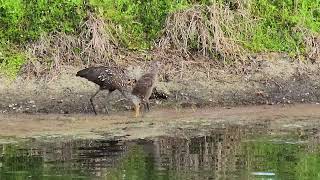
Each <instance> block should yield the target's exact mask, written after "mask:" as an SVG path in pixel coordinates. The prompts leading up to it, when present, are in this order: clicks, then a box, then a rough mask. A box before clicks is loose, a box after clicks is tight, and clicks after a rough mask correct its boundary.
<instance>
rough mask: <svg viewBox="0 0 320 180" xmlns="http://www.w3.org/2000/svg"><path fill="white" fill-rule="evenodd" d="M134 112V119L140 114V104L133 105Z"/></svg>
mask: <svg viewBox="0 0 320 180" xmlns="http://www.w3.org/2000/svg"><path fill="white" fill-rule="evenodd" d="M134 110H135V116H134V117H138V116H139V114H140V104H135V105H134Z"/></svg>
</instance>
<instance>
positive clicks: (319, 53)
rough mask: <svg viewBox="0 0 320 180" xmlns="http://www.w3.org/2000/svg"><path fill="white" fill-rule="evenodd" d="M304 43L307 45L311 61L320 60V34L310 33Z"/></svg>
mask: <svg viewBox="0 0 320 180" xmlns="http://www.w3.org/2000/svg"><path fill="white" fill-rule="evenodd" d="M304 42H305V45H306V56H307V58H309V59H310V60H311V61H313V62H314V61H319V60H320V34H319V33H308V35H306V36H305V38H304Z"/></svg>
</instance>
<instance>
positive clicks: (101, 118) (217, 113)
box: [0, 105, 320, 141]
mask: <svg viewBox="0 0 320 180" xmlns="http://www.w3.org/2000/svg"><path fill="white" fill-rule="evenodd" d="M319 108H320V105H275V106H267V105H264V106H253V107H237V108H231V109H230V108H203V109H186V108H184V109H165V110H164V109H161V110H160V109H155V110H153V111H152V112H150V113H148V114H145V116H144V117H142V118H132V116H133V113H129V112H122V113H115V114H113V115H111V116H105V115H98V116H94V115H88V114H72V115H61V114H37V115H31V114H1V115H0V124H1V126H0V137H1V138H0V139H3V140H6V141H7V140H15V139H19V140H21V139H23V138H43V139H47V138H64V137H65V138H84V139H88V138H90V139H115V138H116V139H117V138H118V139H138V138H147V137H148V138H149V137H158V136H162V135H166V136H171V135H172V136H197V135H203V134H206V133H208V132H210V131H212V129H213V128H215V127H219V128H221V127H224V126H228V125H238V126H245V127H247V128H249V129H250V127H252V128H257V127H259V126H261V128H266V127H268V129H270V131H269V132H271V133H272V132H277V134H279V133H286V132H289V131H290V132H292V131H296V132H298V133H299V132H306V130H308V129H310V130H312V129H314V128H315V127H319V125H320V124H319V118H320V111H319Z"/></svg>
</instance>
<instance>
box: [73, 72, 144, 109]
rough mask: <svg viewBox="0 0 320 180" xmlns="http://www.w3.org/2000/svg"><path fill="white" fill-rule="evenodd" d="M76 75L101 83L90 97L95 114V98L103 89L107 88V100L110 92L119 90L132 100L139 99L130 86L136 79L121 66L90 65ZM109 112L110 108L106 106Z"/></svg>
mask: <svg viewBox="0 0 320 180" xmlns="http://www.w3.org/2000/svg"><path fill="white" fill-rule="evenodd" d="M76 76H79V77H82V78H85V79H87V80H88V81H91V82H94V83H95V84H97V85H99V89H98V90H97V92H96V93H95V94H93V95H92V96H91V98H90V103H91V106H92V109H93V111H94V113H95V114H97V112H96V109H95V106H94V104H93V98H94V97H95V96H96V95H97V94H98V93H99V92H100V91H102V90H107V91H108V95H107V100H108V98H109V96H110V94H111V93H112V92H113V91H115V90H119V91H120V92H121V94H122V95H123V96H124V97H125V98H126V99H129V100H130V101H132V102H134V103H135V102H136V101H138V99H137V98H136V97H134V96H132V94H131V93H130V88H129V87H130V86H131V85H132V84H133V83H134V82H135V80H134V79H131V78H129V77H128V75H127V74H126V73H125V70H124V69H123V68H120V67H116V66H111V67H105V66H99V67H89V68H86V69H83V70H80V71H78V72H77V74H76ZM106 110H107V113H108V114H109V110H108V108H107V107H106Z"/></svg>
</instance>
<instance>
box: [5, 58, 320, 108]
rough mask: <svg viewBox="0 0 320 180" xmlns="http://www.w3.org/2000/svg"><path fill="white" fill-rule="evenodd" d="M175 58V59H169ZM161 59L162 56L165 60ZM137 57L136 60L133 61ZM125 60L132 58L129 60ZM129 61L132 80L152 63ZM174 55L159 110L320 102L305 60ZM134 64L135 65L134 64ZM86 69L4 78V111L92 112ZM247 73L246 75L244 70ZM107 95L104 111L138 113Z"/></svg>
mask: <svg viewBox="0 0 320 180" xmlns="http://www.w3.org/2000/svg"><path fill="white" fill-rule="evenodd" d="M167 56H169V55H167ZM159 57H160V56H159ZM131 58H132V57H131ZM125 59H127V60H128V58H127V57H125ZM135 59H138V60H135V61H133V60H130V59H129V60H128V62H123V63H122V64H125V65H126V67H127V69H128V70H129V72H131V76H133V77H136V78H138V77H139V76H140V75H141V74H142V73H143V72H144V71H146V69H148V67H149V64H148V63H146V61H144V60H139V58H135ZM191 59H192V58H189V59H188V60H183V59H179V60H177V61H175V59H174V57H172V58H169V59H162V62H163V63H164V64H165V65H164V67H163V68H162V71H161V72H160V82H159V83H158V84H157V89H158V90H159V91H160V92H163V93H165V94H167V95H168V99H165V100H161V99H156V100H152V107H158V108H169V107H170V108H171V107H174V108H186V107H188V108H203V107H226V106H231V107H232V106H239V105H265V104H268V105H275V104H293V103H313V104H315V103H318V102H320V99H319V97H320V91H319V89H320V79H319V77H320V68H319V62H315V63H310V62H300V61H297V60H293V59H291V58H289V57H287V56H286V55H281V54H275V55H270V54H267V55H259V56H256V57H254V60H253V61H252V63H250V64H247V65H246V64H241V65H239V66H236V67H235V66H233V67H231V66H229V67H227V66H224V67H222V66H223V65H217V63H213V61H212V60H206V59H197V58H193V60H191ZM129 62H131V63H129ZM82 68H83V67H74V66H62V67H61V68H60V71H59V73H58V75H56V76H53V77H51V78H50V79H44V78H42V79H41V78H40V79H37V78H32V77H31V78H26V77H24V76H20V77H19V78H18V79H16V80H15V81H9V80H6V79H5V78H2V79H0V99H1V101H0V112H2V113H31V114H32V113H55V114H72V113H85V114H87V113H88V114H92V108H91V106H90V103H89V98H90V96H91V95H92V94H93V93H94V92H95V91H96V90H97V88H98V87H97V86H96V85H95V84H93V83H91V82H88V81H87V80H85V79H82V78H79V77H76V76H75V74H76V72H77V71H78V70H80V69H82ZM239 69H241V72H239ZM105 98H106V93H103V92H102V93H100V94H99V95H98V96H96V99H95V103H96V104H97V106H98V107H97V109H98V113H100V114H105V113H106V110H105V106H108V108H109V110H110V112H111V113H114V112H118V111H121V112H125V111H128V110H129V111H130V110H131V109H132V107H131V104H130V102H128V101H127V100H125V99H124V97H122V96H121V95H120V93H119V92H114V94H113V95H112V97H111V98H110V100H109V102H106V100H105Z"/></svg>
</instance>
